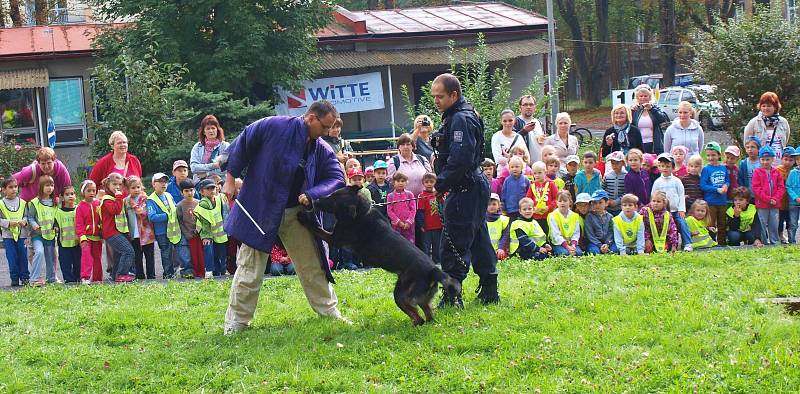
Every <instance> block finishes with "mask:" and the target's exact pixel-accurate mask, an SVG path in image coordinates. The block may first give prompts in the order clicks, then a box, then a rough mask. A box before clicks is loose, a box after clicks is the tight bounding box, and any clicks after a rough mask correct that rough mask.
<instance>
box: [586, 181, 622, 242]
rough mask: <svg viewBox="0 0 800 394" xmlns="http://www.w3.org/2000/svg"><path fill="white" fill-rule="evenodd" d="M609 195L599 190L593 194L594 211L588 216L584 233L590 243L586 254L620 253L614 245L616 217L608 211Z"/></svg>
mask: <svg viewBox="0 0 800 394" xmlns="http://www.w3.org/2000/svg"><path fill="white" fill-rule="evenodd" d="M608 201H609V198H608V193H606V191H605V190H598V191H596V192H594V194H592V211H591V212H589V213H588V214H587V215H586V219H585V222H586V225H585V230H584V233H585V234H586V240H587V242H588V244H587V246H586V253H588V254H608V253H614V254H617V253H619V249H617V245H615V244H614V224H613V220H614V217H613V216H612V215H611V214H610V213H608V212H607V211H606V206H607V205H608Z"/></svg>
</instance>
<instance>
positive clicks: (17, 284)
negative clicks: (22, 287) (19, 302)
mask: <svg viewBox="0 0 800 394" xmlns="http://www.w3.org/2000/svg"><path fill="white" fill-rule="evenodd" d="M11 287H19V280H12V281H11Z"/></svg>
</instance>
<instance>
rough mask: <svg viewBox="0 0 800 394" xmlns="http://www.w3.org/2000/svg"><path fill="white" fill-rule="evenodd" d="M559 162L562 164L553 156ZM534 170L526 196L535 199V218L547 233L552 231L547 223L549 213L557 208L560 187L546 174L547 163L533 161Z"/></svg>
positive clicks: (558, 163)
mask: <svg viewBox="0 0 800 394" xmlns="http://www.w3.org/2000/svg"><path fill="white" fill-rule="evenodd" d="M552 160H554V161H555V162H556V163H557V164H556V165H560V162H559V161H558V158H552ZM531 168H532V170H533V182H531V187H530V188H529V189H528V192H527V194H526V197H528V198H530V199H531V200H532V201H533V219H534V220H536V221H537V222H538V223H539V227H541V228H542V230H544V232H545V233H547V232H548V231H550V225H548V224H547V215H549V214H550V212H553V210H554V209H556V197H557V196H558V188H557V187H556V184H555V182H553V181H551V180H550V179H549V178H548V177H547V176H546V175H545V168H546V167H545V165H544V163H542V162H541V161H537V162H536V163H533V166H532V167H531Z"/></svg>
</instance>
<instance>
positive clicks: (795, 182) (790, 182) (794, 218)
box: [786, 146, 800, 243]
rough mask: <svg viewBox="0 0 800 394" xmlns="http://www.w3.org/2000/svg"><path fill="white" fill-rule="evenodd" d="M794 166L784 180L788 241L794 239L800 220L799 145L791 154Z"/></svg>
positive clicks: (791, 241)
mask: <svg viewBox="0 0 800 394" xmlns="http://www.w3.org/2000/svg"><path fill="white" fill-rule="evenodd" d="M791 157H792V159H794V161H795V164H796V166H795V168H794V169H793V170H792V171H791V172H789V178H788V179H787V180H786V194H788V196H789V197H788V200H789V242H790V243H793V241H795V236H796V233H797V227H798V220H800V146H798V147H797V149H795V151H794V153H792V154H791Z"/></svg>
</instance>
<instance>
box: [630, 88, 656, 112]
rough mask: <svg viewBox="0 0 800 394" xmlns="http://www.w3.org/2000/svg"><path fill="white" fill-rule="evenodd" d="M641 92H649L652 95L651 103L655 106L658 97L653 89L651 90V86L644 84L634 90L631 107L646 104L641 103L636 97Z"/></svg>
mask: <svg viewBox="0 0 800 394" xmlns="http://www.w3.org/2000/svg"><path fill="white" fill-rule="evenodd" d="M641 92H647V93H648V94H649V95H650V103H652V104H655V99H656V95H655V94H654V93H653V88H651V87H650V85H648V84H646V83H643V84H641V85H639V86H637V87H636V88H635V89H633V102H631V107H635V106H637V105H639V104H645V103H640V102H639V98H637V97H636V96H638V95H639V93H641Z"/></svg>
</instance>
